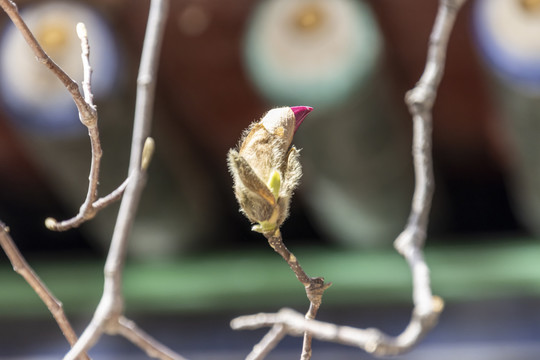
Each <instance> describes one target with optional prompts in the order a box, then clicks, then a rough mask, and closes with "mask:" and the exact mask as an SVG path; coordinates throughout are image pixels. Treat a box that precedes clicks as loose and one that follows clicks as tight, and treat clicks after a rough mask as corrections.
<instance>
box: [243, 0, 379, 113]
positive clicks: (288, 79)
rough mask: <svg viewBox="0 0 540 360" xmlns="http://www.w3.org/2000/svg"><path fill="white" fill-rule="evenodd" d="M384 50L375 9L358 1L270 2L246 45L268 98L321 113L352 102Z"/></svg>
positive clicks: (249, 66) (260, 8) (255, 79)
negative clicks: (307, 107) (372, 10)
mask: <svg viewBox="0 0 540 360" xmlns="http://www.w3.org/2000/svg"><path fill="white" fill-rule="evenodd" d="M380 52H381V40H380V35H379V31H378V28H377V25H376V23H375V21H374V19H373V16H372V13H371V10H370V8H369V7H368V6H367V5H365V4H364V3H363V2H362V1H358V0H332V1H328V0H264V1H262V2H260V3H259V5H258V7H257V8H256V9H255V11H254V13H253V16H252V18H251V21H250V24H249V26H248V30H247V35H246V41H245V58H246V66H247V70H248V72H249V74H250V76H251V78H252V80H253V82H254V83H255V85H256V86H257V87H258V88H259V90H260V91H261V92H262V93H263V95H265V96H266V97H267V98H269V99H270V100H271V101H273V102H275V103H280V104H289V103H295V104H296V103H297V104H309V105H310V106H314V107H316V108H318V109H320V108H321V106H331V105H335V104H338V103H341V102H342V101H346V100H347V99H348V98H349V97H350V95H351V94H352V93H353V92H354V91H355V90H357V89H358V88H359V87H360V86H361V85H362V84H364V83H365V81H366V80H367V78H368V77H369V75H370V74H372V73H373V69H374V67H375V65H376V62H377V60H378V59H379V56H380Z"/></svg>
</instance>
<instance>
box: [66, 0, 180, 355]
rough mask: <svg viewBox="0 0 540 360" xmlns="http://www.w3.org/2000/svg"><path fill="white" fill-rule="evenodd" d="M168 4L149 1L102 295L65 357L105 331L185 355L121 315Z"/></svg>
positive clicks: (156, 350) (156, 351) (152, 350)
mask: <svg viewBox="0 0 540 360" xmlns="http://www.w3.org/2000/svg"><path fill="white" fill-rule="evenodd" d="M168 5H169V3H168V1H167V0H152V1H151V3H150V12H149V15H148V24H147V27H146V34H145V38H144V45H143V51H142V56H141V64H140V68H139V75H138V79H137V101H136V105H135V119H134V127H133V136H132V144H131V157H130V163H129V182H128V183H127V186H126V189H125V193H124V196H123V198H122V202H121V204H120V209H119V212H118V217H117V220H116V226H115V229H114V233H113V236H112V240H111V246H110V249H109V253H108V256H107V261H106V263H105V269H104V273H105V283H104V290H103V295H102V298H101V300H100V302H99V305H98V307H97V308H96V311H95V312H94V316H93V318H92V321H91V322H90V324H89V325H88V326H87V327H86V329H85V330H84V332H83V334H82V335H81V338H80V339H79V341H78V342H77V343H76V344H75V346H74V347H73V348H72V350H71V351H70V352H68V353H67V354H66V355H65V357H64V360H69V359H70V360H74V359H76V358H77V357H78V356H79V354H81V353H82V352H84V351H86V350H88V349H90V348H91V347H92V346H93V345H94V343H95V342H96V341H97V340H99V337H100V336H101V335H102V334H103V333H109V334H120V335H123V336H125V337H127V338H128V339H130V340H131V341H133V342H134V343H135V344H136V345H138V346H139V347H141V348H143V349H144V350H145V351H146V352H147V353H148V354H151V355H152V356H154V357H157V358H160V359H179V360H180V359H183V358H182V357H181V356H180V355H177V354H175V353H174V352H172V351H171V350H169V349H167V348H166V347H164V346H162V345H160V344H159V343H157V342H156V341H155V340H154V339H152V338H150V337H149V336H148V335H147V334H146V333H144V332H143V331H142V330H140V329H139V328H138V327H137V326H136V325H135V324H134V323H133V322H131V321H128V320H127V319H126V318H124V317H123V312H124V297H123V292H122V277H123V269H124V263H125V257H126V249H127V244H128V239H129V235H130V231H131V229H132V226H133V222H134V218H135V214H136V210H137V207H138V204H139V200H140V197H141V194H142V191H143V189H144V186H145V184H146V171H147V168H148V162H149V160H150V156H151V153H152V151H153V140H151V138H149V134H150V129H151V123H152V110H153V104H154V94H155V85H156V75H157V68H158V60H159V54H160V48H161V41H162V38H163V32H164V29H165V21H166V14H167V11H168ZM148 139H150V140H148ZM145 144H146V145H145ZM143 153H144V154H143ZM143 162H144V164H143Z"/></svg>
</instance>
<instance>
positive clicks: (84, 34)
mask: <svg viewBox="0 0 540 360" xmlns="http://www.w3.org/2000/svg"><path fill="white" fill-rule="evenodd" d="M76 29H77V36H78V37H79V39H81V40H83V39H86V38H88V31H87V30H86V25H84V23H83V22H80V23H77V27H76Z"/></svg>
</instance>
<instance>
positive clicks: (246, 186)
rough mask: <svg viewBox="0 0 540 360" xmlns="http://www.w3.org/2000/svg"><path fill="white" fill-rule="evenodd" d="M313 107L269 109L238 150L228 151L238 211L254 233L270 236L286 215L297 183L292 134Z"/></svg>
mask: <svg viewBox="0 0 540 360" xmlns="http://www.w3.org/2000/svg"><path fill="white" fill-rule="evenodd" d="M311 110H313V108H311V107H308V106H293V107H283V108H277V109H272V110H270V111H269V112H268V113H266V115H265V116H264V117H263V118H262V119H261V120H260V121H258V122H254V123H253V124H251V125H250V126H249V128H247V130H246V131H245V132H244V134H243V136H242V138H241V140H240V143H239V146H238V150H234V149H231V150H230V151H229V156H228V163H229V170H230V172H231V174H232V176H233V180H234V192H235V195H236V199H237V200H238V203H239V205H240V210H241V211H242V212H243V213H244V214H245V215H246V217H247V218H248V219H249V220H250V221H251V222H253V223H255V224H256V225H255V226H253V230H254V231H258V232H261V233H272V232H274V231H276V230H277V229H279V227H280V226H281V224H282V223H283V221H284V220H285V219H286V217H287V215H288V213H289V203H290V199H291V196H292V193H293V191H294V189H295V188H296V187H297V186H298V184H299V182H300V177H301V176H302V168H301V166H300V162H299V160H298V157H299V155H298V150H296V148H295V147H294V146H291V143H292V139H293V136H294V133H295V132H296V130H297V129H298V126H300V124H301V123H302V121H303V120H304V118H305V117H306V116H307V114H309V112H311Z"/></svg>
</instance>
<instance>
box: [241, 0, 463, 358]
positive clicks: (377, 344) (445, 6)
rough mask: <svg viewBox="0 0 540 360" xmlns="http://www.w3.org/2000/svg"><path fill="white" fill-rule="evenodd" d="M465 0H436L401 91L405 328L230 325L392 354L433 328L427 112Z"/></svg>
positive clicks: (266, 317) (295, 320) (296, 320)
mask: <svg viewBox="0 0 540 360" xmlns="http://www.w3.org/2000/svg"><path fill="white" fill-rule="evenodd" d="M464 2H465V0H440V1H439V8H438V12H437V17H436V19H435V24H434V25H433V29H432V32H431V36H430V40H429V49H428V56H427V60H426V66H425V69H424V73H423V74H422V76H421V78H420V80H419V81H418V83H417V84H416V86H415V87H414V88H413V89H412V90H410V91H409V92H408V93H407V94H406V103H407V105H408V106H409V111H410V113H411V115H412V118H413V125H414V129H413V158H414V171H415V179H416V181H415V189H414V196H413V201H412V205H411V213H410V216H409V220H408V223H407V226H406V227H405V229H404V230H403V232H402V233H401V234H400V235H399V236H398V237H397V238H396V240H395V242H394V246H395V248H396V250H397V251H398V252H399V253H400V254H401V255H403V257H404V258H405V259H406V261H407V263H408V264H409V267H410V269H411V273H412V278H413V302H414V310H413V312H412V316H411V320H410V322H409V324H408V326H407V327H406V328H405V330H404V331H403V332H402V333H401V334H400V335H398V336H396V337H391V336H388V335H385V334H384V333H382V332H381V331H379V330H376V329H366V330H364V329H356V328H351V327H345V326H338V325H335V324H330V323H324V322H320V321H315V320H309V319H306V318H305V317H303V316H302V315H301V314H299V313H297V312H294V311H292V310H288V309H284V310H281V311H280V312H279V313H277V314H257V315H251V316H244V317H239V318H236V319H234V320H233V321H232V322H231V326H232V327H233V328H234V329H253V328H259V327H268V326H276V325H277V324H279V325H283V326H285V328H286V331H287V333H289V334H290V335H294V336H300V335H301V334H304V333H310V334H311V335H312V336H313V337H315V338H317V339H320V340H326V341H332V342H337V343H341V344H346V345H351V346H356V347H360V348H362V349H364V350H366V351H367V352H370V353H373V354H375V355H396V354H400V353H403V352H406V351H408V350H410V349H411V348H412V347H413V346H414V345H416V344H417V343H418V342H419V341H420V339H422V338H423V337H424V336H425V335H426V334H427V333H428V332H429V330H431V328H433V326H435V324H436V323H437V321H438V317H439V315H440V313H441V312H442V310H443V308H444V302H443V300H442V299H441V298H439V297H438V296H433V294H432V292H431V285H430V276H429V268H428V266H427V264H426V263H425V260H424V255H423V251H422V249H423V246H424V242H425V239H426V234H427V226H428V221H429V213H430V210H431V199H432V195H433V189H434V178H433V166H432V155H431V141H432V140H431V129H432V115H431V111H432V108H433V104H434V101H435V96H436V93H437V89H438V86H439V83H440V81H441V79H442V75H443V71H444V65H445V60H446V51H447V46H448V40H449V38H450V34H451V32H452V28H453V26H454V22H455V19H456V16H457V13H458V10H459V9H460V7H461V6H462V5H463V4H464Z"/></svg>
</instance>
